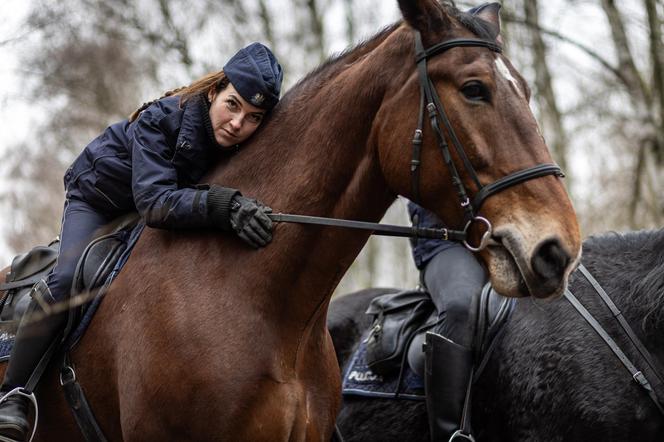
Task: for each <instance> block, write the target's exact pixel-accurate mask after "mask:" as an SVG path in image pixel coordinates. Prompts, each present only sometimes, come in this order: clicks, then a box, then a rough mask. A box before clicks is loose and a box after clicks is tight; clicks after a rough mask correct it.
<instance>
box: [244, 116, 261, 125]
mask: <svg viewBox="0 0 664 442" xmlns="http://www.w3.org/2000/svg"><path fill="white" fill-rule="evenodd" d="M247 118H248V119H249V122H250V123H253V124H258V123H260V122H261V121H262V120H263V116H262V115H255V114H251V115H249V116H248V117H247Z"/></svg>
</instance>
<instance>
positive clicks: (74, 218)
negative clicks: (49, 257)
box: [46, 196, 112, 302]
mask: <svg viewBox="0 0 664 442" xmlns="http://www.w3.org/2000/svg"><path fill="white" fill-rule="evenodd" d="M111 220H112V217H108V216H105V215H103V214H100V213H99V211H98V210H96V209H94V208H92V206H90V205H89V204H88V203H86V202H85V201H83V200H81V199H78V198H75V197H71V196H68V198H67V200H66V201H65V207H64V211H63V213H62V230H61V231H60V254H59V256H58V260H57V261H56V263H55V267H54V268H53V270H51V273H49V275H48V277H47V279H46V283H47V285H48V287H49V288H50V290H51V295H52V296H53V298H55V301H57V302H59V301H62V300H65V299H67V298H68V297H69V294H70V291H71V286H72V283H73V279H74V272H75V271H76V264H78V260H79V258H80V257H81V255H82V254H83V251H84V250H85V247H86V246H87V245H88V243H90V241H92V239H93V238H94V237H95V232H96V231H97V230H98V229H99V228H100V227H102V226H104V225H105V224H107V223H109V222H110V221H111Z"/></svg>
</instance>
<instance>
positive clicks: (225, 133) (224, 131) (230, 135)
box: [221, 129, 237, 139]
mask: <svg viewBox="0 0 664 442" xmlns="http://www.w3.org/2000/svg"><path fill="white" fill-rule="evenodd" d="M221 130H222V132H223V133H224V135H226V136H227V137H229V138H231V139H235V138H237V135H233V134H232V133H230V132H229V131H227V130H226V129H221Z"/></svg>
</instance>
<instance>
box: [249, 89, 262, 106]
mask: <svg viewBox="0 0 664 442" xmlns="http://www.w3.org/2000/svg"><path fill="white" fill-rule="evenodd" d="M264 101H265V96H264V95H263V94H261V93H260V92H257V93H256V94H255V95H254V96H253V97H251V103H252V104H254V105H256V106H260V105H261V104H263V102H264Z"/></svg>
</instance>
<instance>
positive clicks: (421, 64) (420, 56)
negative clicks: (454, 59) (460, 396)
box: [410, 31, 565, 252]
mask: <svg viewBox="0 0 664 442" xmlns="http://www.w3.org/2000/svg"><path fill="white" fill-rule="evenodd" d="M458 47H483V48H487V49H489V50H491V51H493V52H496V53H501V52H502V48H501V47H500V46H499V45H498V44H496V43H494V42H491V41H488V40H482V39H476V38H455V39H451V40H447V41H444V42H442V43H438V44H436V45H434V46H431V47H429V48H427V49H424V45H423V44H422V36H421V34H420V32H419V31H415V62H416V63H417V71H418V75H419V79H420V110H419V116H418V122H417V129H416V130H415V135H414V136H413V159H412V160H411V163H410V164H411V166H410V170H411V177H412V192H413V200H414V202H419V201H421V199H420V183H419V175H420V166H421V160H420V156H421V150H422V139H423V124H424V110H425V108H426V111H427V112H428V116H429V120H430V122H431V128H432V129H433V131H434V134H435V136H436V139H437V142H438V147H439V148H440V150H441V153H442V154H443V160H444V161H445V164H446V165H447V168H448V170H449V172H450V176H451V177H452V184H453V185H454V187H455V190H456V192H457V196H458V197H459V202H460V205H461V208H462V209H463V212H464V222H465V227H464V229H463V231H464V232H465V233H466V236H467V234H468V230H469V229H470V227H471V225H472V224H473V223H480V224H484V226H485V231H484V233H483V234H482V239H481V240H480V244H479V245H478V246H477V247H474V246H472V245H470V244H469V243H468V239H464V240H463V244H464V245H465V246H466V247H467V248H468V249H469V250H471V251H473V252H478V251H480V250H482V249H483V248H485V247H486V246H487V244H488V242H489V239H490V238H491V234H492V231H493V228H492V225H491V222H490V221H489V220H487V219H486V218H484V217H482V216H478V215H477V213H478V212H479V210H480V207H482V204H483V203H484V201H485V200H486V199H487V198H488V197H489V196H491V195H493V194H495V193H498V192H500V191H502V190H505V189H507V188H508V187H512V186H514V185H517V184H520V183H523V182H524V181H528V180H531V179H534V178H539V177H543V176H547V175H556V176H558V177H564V176H565V174H564V173H563V172H562V170H561V169H560V167H559V166H558V165H556V164H550V163H548V164H538V165H536V166H533V167H529V168H527V169H522V170H519V171H517V172H514V173H511V174H509V175H507V176H504V177H502V178H500V179H498V180H497V181H494V182H493V183H491V184H487V185H482V184H481V183H480V180H479V178H478V176H477V172H475V168H473V165H472V164H471V162H470V160H469V159H468V155H466V152H465V150H464V148H463V146H462V145H461V142H460V141H459V138H458V137H457V136H456V133H455V132H454V129H453V128H452V124H451V123H450V120H449V118H447V114H446V113H445V108H444V107H443V104H442V103H441V101H440V97H439V96H438V93H437V92H436V89H435V87H434V85H433V83H432V82H431V79H430V78H429V73H428V72H427V60H428V59H429V58H431V57H433V56H434V55H437V54H440V53H442V52H445V51H447V50H449V49H452V48H458ZM439 119H440V120H441V121H442V123H443V125H444V127H445V131H446V132H447V134H448V136H449V139H450V140H451V142H452V145H453V146H454V150H455V151H456V153H457V155H458V156H459V158H461V161H462V162H463V167H464V169H465V171H466V172H467V173H468V175H469V176H470V178H471V179H472V181H473V183H474V184H475V187H476V188H477V193H476V194H475V197H474V198H473V199H472V201H471V200H470V197H469V196H468V192H467V191H466V187H465V186H464V185H463V181H462V179H461V176H460V175H459V171H458V169H457V167H456V165H455V164H454V162H453V161H452V155H451V153H450V147H449V144H448V143H447V140H446V138H445V136H444V135H443V131H442V130H441V127H440V123H439Z"/></svg>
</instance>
